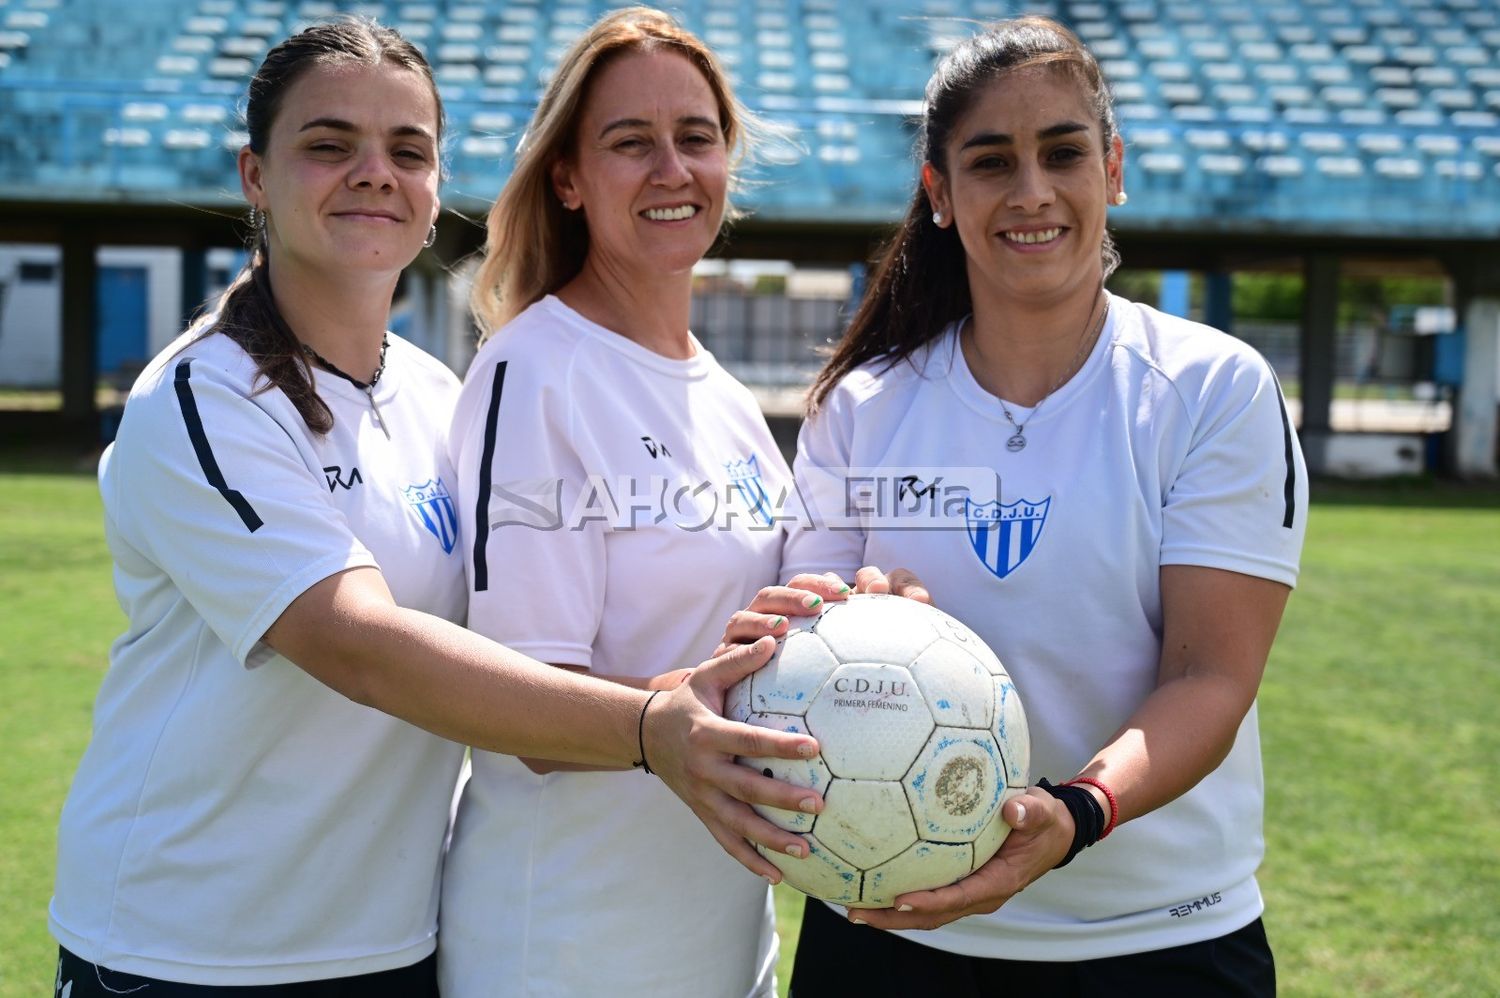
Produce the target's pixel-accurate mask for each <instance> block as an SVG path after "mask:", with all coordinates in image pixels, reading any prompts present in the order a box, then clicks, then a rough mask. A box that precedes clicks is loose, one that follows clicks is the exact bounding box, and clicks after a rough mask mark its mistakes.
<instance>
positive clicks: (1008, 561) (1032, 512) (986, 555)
mask: <svg viewBox="0 0 1500 998" xmlns="http://www.w3.org/2000/svg"><path fill="white" fill-rule="evenodd" d="M1051 505H1052V497H1051V496H1048V497H1047V498H1046V499H1043V500H1042V501H1041V502H1033V501H1031V500H1029V499H1018V500H1017V501H1015V502H1010V503H1003V504H1002V503H1000V502H979V503H977V502H974V501H973V500H972V499H965V500H964V519H965V521H966V522H967V525H968V528H969V543H970V544H971V545H972V546H973V548H974V553H975V554H976V555H978V556H979V560H980V561H981V562H983V563H984V567H985V568H988V569H989V570H990V571H991V572H993V573H994V574H995V575H997V576H999V577H1000V578H1002V579H1003V578H1005V577H1006V576H1007V575H1009V574H1010V573H1011V572H1014V571H1015V570H1016V569H1018V568H1020V567H1021V563H1022V562H1023V561H1025V560H1026V559H1027V558H1028V557H1030V555H1031V552H1032V551H1034V550H1036V545H1037V542H1038V541H1040V540H1041V539H1042V527H1043V526H1045V525H1046V523H1047V508H1048V507H1049V506H1051Z"/></svg>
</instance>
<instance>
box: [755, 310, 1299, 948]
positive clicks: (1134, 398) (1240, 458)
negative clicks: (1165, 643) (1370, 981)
mask: <svg viewBox="0 0 1500 998" xmlns="http://www.w3.org/2000/svg"><path fill="white" fill-rule="evenodd" d="M956 343H957V339H956V335H955V330H954V329H952V328H950V329H949V330H948V331H946V332H945V333H944V334H943V335H942V336H941V337H939V338H938V339H937V340H935V341H934V342H933V343H932V344H931V345H929V346H928V347H927V348H924V349H923V350H920V351H918V352H917V354H915V355H914V356H913V357H912V362H911V363H907V362H905V361H903V362H899V363H897V364H896V365H895V366H894V367H891V368H890V369H889V370H882V368H883V366H884V365H883V364H872V365H867V366H865V367H862V368H860V369H859V370H856V371H855V372H853V373H851V374H850V375H849V376H848V377H846V378H845V379H843V381H842V382H841V383H840V384H839V385H838V386H837V387H836V388H835V389H834V391H833V393H832V394H831V395H830V396H829V397H828V399H827V401H826V403H825V405H824V407H823V408H822V410H821V411H820V412H819V413H818V414H817V415H816V416H815V417H814V418H812V419H811V420H809V421H808V422H807V424H806V425H804V427H803V429H802V434H801V438H800V441H799V446H798V455H797V463H796V473H797V482H798V486H799V487H800V488H802V489H803V491H804V493H805V494H807V495H808V500H809V502H810V503H811V504H812V505H813V506H815V507H816V508H817V509H818V517H819V518H821V519H824V520H828V521H830V522H831V521H837V520H839V519H840V518H842V522H840V523H836V524H835V525H838V526H843V527H845V528H850V527H852V528H853V529H843V530H836V529H811V530H797V529H793V530H792V531H791V532H790V533H789V535H788V542H787V550H786V558H785V564H784V566H783V569H782V574H783V576H784V577H785V576H790V575H791V574H795V573H797V572H804V571H809V572H811V571H816V572H822V571H829V570H833V571H837V572H840V573H842V574H843V575H844V576H845V577H846V578H847V577H849V576H850V575H851V574H852V572H853V571H854V570H855V569H856V568H858V567H859V566H861V565H864V564H873V565H879V566H881V567H884V568H887V569H890V568H896V567H904V568H909V569H912V570H913V571H915V572H916V574H917V575H918V577H920V578H921V579H922V581H923V582H924V584H925V585H926V586H927V588H928V589H929V590H930V591H931V593H932V598H933V602H934V603H936V604H937V605H938V606H939V607H941V608H942V609H944V610H946V611H947V612H948V613H951V614H953V615H954V616H956V617H958V618H959V619H960V620H963V621H964V622H965V623H967V624H968V625H969V626H970V627H972V628H973V629H974V630H975V631H977V632H978V633H979V635H980V636H981V637H983V638H984V639H985V640H986V641H987V642H988V643H989V644H990V646H991V647H992V648H993V649H994V650H995V652H996V654H998V655H999V657H1000V660H1001V661H1002V662H1004V663H1005V666H1006V668H1007V670H1008V671H1009V672H1010V675H1011V676H1012V677H1013V678H1014V679H1015V682H1016V687H1017V689H1018V690H1019V692H1020V694H1021V699H1022V703H1023V704H1024V706H1025V708H1026V714H1027V718H1028V721H1029V726H1030V729H1031V736H1032V743H1033V754H1032V757H1031V758H1032V769H1031V780H1032V782H1035V781H1036V780H1037V779H1038V778H1039V777H1043V776H1045V777H1048V778H1050V779H1052V780H1054V781H1060V780H1064V779H1068V778H1070V777H1072V776H1073V774H1075V773H1076V772H1078V770H1079V769H1080V768H1081V767H1082V766H1083V765H1084V764H1085V763H1086V762H1087V761H1088V760H1089V759H1090V758H1091V757H1092V756H1093V754H1094V752H1096V751H1097V750H1098V749H1099V747H1100V746H1102V745H1103V744H1105V742H1106V741H1107V740H1108V739H1109V738H1110V737H1111V735H1113V733H1114V732H1115V731H1116V729H1117V728H1118V727H1119V725H1120V724H1121V723H1122V722H1123V721H1124V720H1125V718H1126V717H1128V716H1129V715H1130V714H1131V713H1132V712H1133V711H1134V710H1135V708H1136V707H1137V706H1138V705H1139V704H1140V703H1141V701H1142V700H1144V699H1145V698H1146V696H1147V695H1148V694H1149V693H1150V692H1151V690H1152V689H1153V688H1154V685H1155V679H1156V671H1157V664H1158V661H1159V658H1160V652H1161V645H1160V634H1161V626H1162V608H1161V590H1160V581H1159V574H1160V573H1159V569H1160V567H1161V566H1162V565H1173V564H1182V565H1200V566H1208V567H1212V568H1219V569H1226V570H1229V571H1233V572H1240V573H1243V574H1246V575H1253V576H1259V577H1263V578H1267V579H1272V580H1275V581H1277V582H1281V583H1284V584H1286V585H1288V586H1290V585H1293V584H1294V583H1295V581H1296V578H1297V567H1298V559H1299V556H1300V552H1301V546H1302V537H1303V532H1304V529H1305V524H1306V517H1307V473H1306V469H1305V467H1304V465H1303V461H1302V456H1301V452H1300V450H1299V448H1298V445H1297V441H1296V437H1295V436H1294V434H1293V431H1292V428H1291V423H1290V421H1289V420H1288V418H1287V413H1286V407H1285V405H1284V403H1283V401H1282V398H1281V395H1280V389H1279V388H1278V386H1277V383H1276V380H1275V377H1274V375H1273V374H1272V372H1271V369H1270V367H1269V366H1268V365H1267V364H1266V362H1265V361H1264V360H1263V359H1262V358H1261V357H1260V356H1259V355H1258V354H1257V353H1255V351H1253V350H1252V349H1251V348H1250V347H1248V346H1246V345H1245V344H1243V343H1242V342H1240V341H1238V340H1235V339H1233V338H1232V337H1229V336H1226V335H1225V334H1223V333H1220V332H1218V331H1216V330H1212V329H1209V328H1208V327H1205V326H1200V325H1196V324H1194V323H1190V322H1187V321H1185V320H1182V319H1177V318H1173V317H1171V316H1168V315H1164V314H1162V313H1160V312H1157V311H1155V310H1154V309H1150V308H1147V307H1144V306H1141V305H1137V304H1134V303H1131V302H1128V301H1125V300H1124V299H1121V298H1118V297H1111V299H1110V310H1109V321H1108V324H1107V325H1106V326H1105V329H1104V331H1103V333H1102V335H1101V336H1100V338H1099V342H1098V343H1097V344H1096V345H1095V347H1094V349H1093V351H1092V352H1091V354H1090V356H1089V357H1088V359H1087V360H1086V362H1085V363H1084V365H1083V367H1082V369H1081V370H1080V371H1079V372H1078V374H1076V375H1075V376H1074V377H1073V378H1072V379H1071V380H1070V381H1068V382H1067V384H1065V385H1063V386H1062V387H1061V388H1059V389H1058V390H1057V391H1056V392H1055V393H1054V394H1053V395H1052V396H1051V397H1050V398H1048V399H1047V400H1046V401H1045V404H1044V405H1042V406H1040V407H1038V408H1037V409H1036V410H1035V418H1032V413H1031V411H1029V410H1025V409H1019V408H1017V407H1016V406H1011V407H1010V409H1011V412H1012V414H1013V415H1014V416H1015V418H1016V421H1017V422H1018V423H1021V424H1023V425H1024V426H1025V439H1026V446H1025V448H1024V449H1022V450H1020V451H1010V450H1008V449H1007V447H1006V441H1007V438H1009V437H1010V436H1011V435H1012V434H1013V433H1014V432H1015V431H1014V429H1013V428H1012V426H1011V424H1010V423H1009V422H1008V421H1007V420H1006V418H1005V416H1004V414H1003V413H1002V412H1001V408H1000V403H999V400H997V399H996V398H995V397H994V396H992V395H990V394H988V393H987V392H986V391H985V390H984V389H983V388H981V387H980V385H979V383H978V382H977V381H976V380H975V379H974V377H973V375H972V373H971V372H970V370H969V368H968V365H967V364H966V363H965V361H964V358H963V354H962V351H961V350H959V349H958V348H957V346H956ZM849 468H852V469H855V470H854V471H852V472H846V471H844V470H843V469H849ZM845 482H853V483H855V484H854V486H853V487H847V488H846V486H845V484H844V483H845ZM846 503H847V504H849V505H848V506H846V505H845V504H846ZM850 507H852V509H851V508H850ZM862 510H868V511H873V512H869V513H866V512H862ZM846 513H852V515H848V516H846V515H845V514H846ZM819 525H820V526H824V527H826V526H828V525H829V523H823V524H819ZM1262 797H1263V787H1262V778H1261V766H1260V743H1259V735H1258V732H1257V727H1256V713H1255V710H1254V708H1253V707H1252V709H1251V710H1250V713H1249V716H1248V717H1246V719H1245V721H1244V723H1243V724H1242V725H1241V727H1240V730H1239V732H1238V735H1237V737H1236V739H1235V743H1234V746H1233V748H1232V750H1231V751H1230V753H1229V756H1228V758H1226V759H1225V760H1224V762H1223V763H1222V764H1221V765H1220V766H1219V767H1218V768H1217V769H1216V770H1214V771H1213V772H1212V773H1211V774H1209V775H1208V776H1207V777H1206V778H1205V779H1204V780H1203V781H1202V782H1201V783H1199V784H1198V785H1197V786H1196V787H1194V788H1193V789H1192V790H1190V791H1189V792H1188V793H1186V794H1184V795H1183V796H1182V797H1181V798H1179V799H1178V800H1176V801H1173V802H1172V803H1170V804H1168V805H1166V806H1165V807H1162V808H1160V809H1158V810H1157V811H1154V812H1153V813H1151V814H1149V815H1146V816H1145V817H1142V818H1138V819H1136V820H1134V821H1131V822H1128V823H1127V824H1125V825H1123V826H1121V827H1120V829H1119V830H1118V831H1116V832H1115V833H1114V834H1112V835H1111V836H1110V837H1109V838H1108V839H1106V840H1105V841H1103V842H1101V843H1099V844H1098V845H1096V846H1094V847H1093V848H1091V849H1088V850H1085V851H1084V852H1083V853H1082V854H1080V855H1079V856H1078V857H1077V858H1076V859H1075V860H1074V861H1073V862H1072V863H1071V864H1070V865H1069V866H1067V867H1065V868H1063V869H1061V870H1055V871H1052V872H1050V873H1048V874H1047V875H1046V876H1044V877H1042V878H1041V879H1040V880H1039V881H1037V882H1036V883H1034V884H1032V885H1031V886H1029V887H1027V888H1026V891H1025V892H1024V893H1022V894H1019V895H1017V896H1016V897H1014V898H1012V899H1011V900H1010V901H1009V902H1007V903H1006V905H1005V906H1004V907H1002V908H1001V909H1000V910H999V911H998V912H996V913H994V914H992V915H988V916H973V917H969V918H964V919H961V920H959V921H958V922H955V923H953V924H951V925H948V926H945V927H943V928H940V929H937V930H934V931H929V932H912V933H905V935H907V936H908V937H909V938H911V939H912V940H914V941H916V942H920V943H923V944H926V945H930V946H936V947H939V948H942V949H947V950H951V951H954V952H959V953H965V954H969V955H974V956H982V957H998V958H1005V959H1013V960H1063V961H1065V960H1082V959H1094V958H1099V957H1107V956H1115V955H1120V954H1124V953H1133V952H1143V951H1147V950H1154V949H1160V948H1163V947H1168V946H1174V945H1179V944H1184V943H1189V942H1194V941H1200V940H1204V939H1208V938H1213V937H1216V936H1220V935H1223V934H1225V933H1228V932H1231V931H1233V930H1235V929H1238V928H1240V927H1242V926H1244V925H1245V924H1247V923H1249V922H1250V921H1252V920H1253V919H1254V918H1256V917H1257V916H1258V915H1259V914H1260V911H1261V908H1262V903H1261V898H1260V892H1259V889H1258V887H1257V886H1256V882H1255V870H1256V867H1257V866H1258V865H1259V863H1260V859H1261V855H1262V852H1263V848H1264V843H1263V839H1262V831H1261V816H1262Z"/></svg>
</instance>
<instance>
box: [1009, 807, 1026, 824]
mask: <svg viewBox="0 0 1500 998" xmlns="http://www.w3.org/2000/svg"><path fill="white" fill-rule="evenodd" d="M1025 820H1026V805H1025V804H1017V805H1016V824H1017V825H1019V824H1020V823H1021V822H1023V821H1025ZM1012 827H1014V826H1012Z"/></svg>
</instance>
